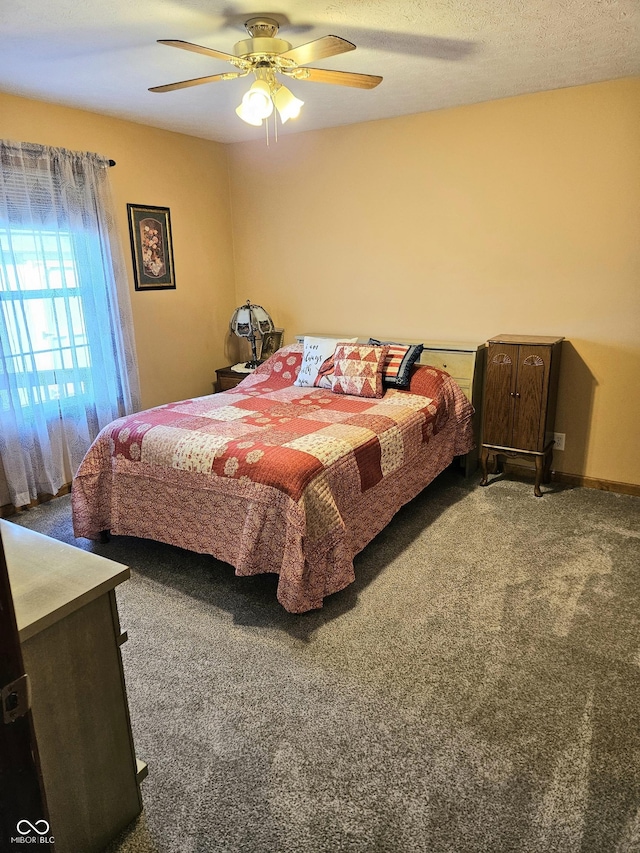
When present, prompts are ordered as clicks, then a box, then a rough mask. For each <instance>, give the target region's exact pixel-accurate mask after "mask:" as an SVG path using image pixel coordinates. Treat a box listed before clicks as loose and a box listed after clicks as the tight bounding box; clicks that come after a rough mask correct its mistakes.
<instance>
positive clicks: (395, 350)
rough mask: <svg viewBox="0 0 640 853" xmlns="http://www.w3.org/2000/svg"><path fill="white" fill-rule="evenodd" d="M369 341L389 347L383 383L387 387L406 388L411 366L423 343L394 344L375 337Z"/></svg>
mask: <svg viewBox="0 0 640 853" xmlns="http://www.w3.org/2000/svg"><path fill="white" fill-rule="evenodd" d="M369 343H370V344H373V345H374V346H388V347H389V355H388V356H387V360H386V362H385V365H384V371H383V380H384V384H385V385H386V386H388V387H389V388H406V387H407V386H408V385H409V380H410V379H411V368H412V367H413V365H414V364H415V363H416V361H417V360H418V359H419V358H420V356H421V354H422V350H423V349H424V344H396V343H394V342H393V341H378V340H376V339H375V338H369Z"/></svg>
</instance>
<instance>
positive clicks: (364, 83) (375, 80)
mask: <svg viewBox="0 0 640 853" xmlns="http://www.w3.org/2000/svg"><path fill="white" fill-rule="evenodd" d="M301 71H303V72H305V73H304V74H300V73H299V72H301ZM296 72H298V73H294V74H292V75H291V76H292V77H294V78H295V79H296V80H309V81H311V82H312V83H334V84H335V85H337V86H353V87H354V88H355V89H374V88H375V87H376V86H377V85H378V84H379V83H382V77H378V76H377V75H375V74H354V73H353V72H351V71H328V70H326V69H324V68H297V69H296ZM298 75H299V76H298Z"/></svg>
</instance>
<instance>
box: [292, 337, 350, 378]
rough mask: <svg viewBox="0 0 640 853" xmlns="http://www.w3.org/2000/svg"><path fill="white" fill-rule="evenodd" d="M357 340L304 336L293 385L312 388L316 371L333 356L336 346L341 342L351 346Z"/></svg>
mask: <svg viewBox="0 0 640 853" xmlns="http://www.w3.org/2000/svg"><path fill="white" fill-rule="evenodd" d="M357 340H358V339H357V338H315V337H313V336H311V335H305V336H304V349H303V351H302V364H301V366H300V372H299V373H298V378H297V379H296V381H295V382H294V383H293V384H294V385H299V386H301V387H313V383H314V382H315V379H316V376H317V375H318V371H319V370H320V368H321V367H322V365H323V364H324V362H325V361H326V360H327V359H328V358H329V356H330V355H332V354H333V352H334V350H335V348H336V344H339V343H341V342H342V341H346V342H348V343H350V344H353V343H355V342H356V341H357Z"/></svg>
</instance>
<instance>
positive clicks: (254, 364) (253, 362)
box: [245, 361, 263, 370]
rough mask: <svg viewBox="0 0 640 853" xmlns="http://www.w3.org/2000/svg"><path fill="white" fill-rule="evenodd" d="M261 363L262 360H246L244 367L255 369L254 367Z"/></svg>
mask: <svg viewBox="0 0 640 853" xmlns="http://www.w3.org/2000/svg"><path fill="white" fill-rule="evenodd" d="M261 364H263V362H262V361H248V362H247V363H246V364H245V367H248V368H249V370H255V369H256V367H260V365H261Z"/></svg>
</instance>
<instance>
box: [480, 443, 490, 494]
mask: <svg viewBox="0 0 640 853" xmlns="http://www.w3.org/2000/svg"><path fill="white" fill-rule="evenodd" d="M488 460H489V448H488V447H483V448H482V450H481V452H480V469H481V471H482V479H481V480H480V485H481V486H486V485H487V484H488V482H489V474H488V472H487V462H488Z"/></svg>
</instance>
